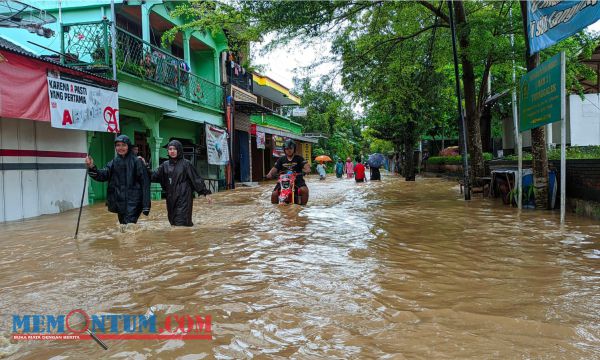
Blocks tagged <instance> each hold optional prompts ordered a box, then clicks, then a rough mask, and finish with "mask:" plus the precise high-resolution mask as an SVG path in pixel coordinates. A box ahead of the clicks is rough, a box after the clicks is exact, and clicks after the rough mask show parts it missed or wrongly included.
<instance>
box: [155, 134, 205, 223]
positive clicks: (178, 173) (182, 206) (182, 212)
mask: <svg viewBox="0 0 600 360" xmlns="http://www.w3.org/2000/svg"><path fill="white" fill-rule="evenodd" d="M168 152H169V160H168V161H165V162H163V163H162V164H161V165H160V166H159V167H158V169H157V170H156V171H154V172H153V173H152V176H151V180H152V182H157V183H160V185H161V186H162V188H163V190H164V191H165V192H166V194H167V215H168V217H169V223H171V225H174V226H193V225H194V224H193V223H192V206H193V204H194V197H193V195H194V191H196V192H197V193H198V194H200V195H204V196H205V197H206V198H207V199H208V202H209V203H212V199H211V198H210V196H208V195H210V193H211V192H210V190H208V189H207V188H206V185H205V184H204V179H202V177H201V176H200V175H199V174H198V172H197V171H196V168H195V167H194V166H193V165H192V163H190V162H189V161H188V160H187V159H184V158H183V145H181V143H180V142H179V141H177V140H172V141H170V142H169V144H168Z"/></svg>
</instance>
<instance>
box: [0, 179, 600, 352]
mask: <svg viewBox="0 0 600 360" xmlns="http://www.w3.org/2000/svg"><path fill="white" fill-rule="evenodd" d="M383 180H384V181H383V182H378V183H375V182H369V183H365V184H355V183H354V181H352V180H346V179H343V180H339V179H336V178H335V177H332V176H329V177H328V178H327V180H325V181H319V180H318V179H317V178H316V177H312V178H311V179H309V180H308V185H309V187H310V190H311V198H310V201H309V204H308V206H306V207H299V206H297V205H293V206H281V207H280V206H274V205H271V204H270V203H269V194H270V191H271V189H272V187H273V185H274V183H269V184H264V185H261V186H259V187H255V188H240V189H236V190H235V191H228V192H223V193H219V194H216V195H214V196H213V198H214V199H215V203H214V204H212V205H208V204H207V202H206V201H205V200H204V199H196V200H195V204H194V206H195V207H194V209H195V214H194V219H193V220H194V223H195V226H194V227H192V228H171V227H170V226H169V223H168V222H167V220H166V209H165V205H164V202H162V201H156V202H154V203H153V209H152V212H151V214H150V216H149V217H148V218H144V217H143V216H142V220H141V221H140V223H139V224H138V225H135V226H132V227H130V228H128V229H127V230H125V232H123V233H122V232H120V231H119V227H118V226H117V220H116V216H115V215H114V214H110V213H108V212H106V210H105V207H104V206H103V205H101V204H99V205H94V206H91V207H88V208H86V209H84V211H83V221H82V225H81V229H80V235H79V239H78V240H74V239H73V232H74V229H75V224H76V218H77V211H70V212H67V213H63V214H59V215H49V216H42V217H39V218H35V219H31V220H27V221H22V222H15V223H6V224H0V243H1V244H2V246H1V247H0V295H1V296H0V316H1V320H0V321H1V323H0V324H1V328H0V357H4V358H9V359H46V358H53V359H96V358H107V359H154V358H156V359H182V360H192V359H212V358H216V359H242V358H257V359H287V358H298V359H316V358H340V359H342V358H343V359H348V358H353V359H369V358H382V359H444V358H448V359H490V358H499V359H508V358H511V359H512V358H519V359H527V358H544V359H593V358H596V359H599V358H600V321H599V320H600V315H599V314H600V224H599V223H598V222H595V221H593V220H591V219H587V218H583V217H577V216H575V215H571V214H568V216H567V224H566V225H565V226H564V227H562V228H561V226H560V225H559V214H558V212H534V211H523V212H521V213H519V212H518V211H517V210H516V209H514V208H510V207H508V206H504V205H502V203H501V201H500V200H495V199H480V198H477V197H475V199H474V200H473V201H471V202H465V201H463V200H462V199H461V195H460V194H459V191H458V186H457V185H456V182H452V181H447V180H442V179H424V178H419V179H417V181H416V182H408V183H407V182H404V181H403V180H402V179H400V178H397V177H392V176H384V178H383ZM150 306H154V308H155V309H156V315H157V316H164V315H166V314H174V313H179V314H204V315H206V314H208V315H210V316H211V318H212V340H186V341H182V340H175V339H171V340H122V339H121V340H106V341H105V342H106V343H107V345H108V346H109V350H107V351H104V350H102V349H101V348H100V347H99V346H98V345H97V344H95V343H94V342H93V341H14V340H11V332H12V315H13V314H20V315H23V314H67V313H68V312H70V311H71V310H73V309H76V308H81V309H85V311H86V312H87V313H89V314H145V313H147V311H148V309H149V307H150Z"/></svg>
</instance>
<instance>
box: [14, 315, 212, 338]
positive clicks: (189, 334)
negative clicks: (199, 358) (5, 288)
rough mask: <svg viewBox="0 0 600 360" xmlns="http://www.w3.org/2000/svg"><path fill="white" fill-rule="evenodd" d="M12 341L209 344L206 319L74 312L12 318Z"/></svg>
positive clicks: (180, 316)
mask: <svg viewBox="0 0 600 360" xmlns="http://www.w3.org/2000/svg"><path fill="white" fill-rule="evenodd" d="M12 339H13V340H91V339H94V340H96V341H98V339H100V340H117V339H119V340H152V339H180V340H212V320H211V316H210V315H187V314H168V315H166V316H165V317H164V318H161V319H158V318H157V317H156V315H155V314H154V313H153V312H151V313H150V314H145V315H139V314H137V315H131V314H109V315H91V316H90V315H88V314H87V313H86V312H85V311H84V310H82V309H75V310H72V311H71V312H69V313H68V314H66V315H49V314H44V315H39V314H37V315H13V316H12Z"/></svg>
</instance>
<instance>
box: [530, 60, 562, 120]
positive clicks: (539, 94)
mask: <svg viewBox="0 0 600 360" xmlns="http://www.w3.org/2000/svg"><path fill="white" fill-rule="evenodd" d="M563 68H564V67H563V64H562V63H561V54H558V55H556V56H554V57H552V58H550V59H549V60H547V61H546V62H544V63H543V64H541V65H540V66H538V67H536V68H535V69H534V70H532V71H531V72H528V73H527V74H525V75H524V76H523V77H522V78H521V84H520V95H519V100H520V101H519V105H520V106H519V120H520V121H519V131H521V132H523V131H527V130H529V129H533V128H536V127H540V126H542V125H546V124H549V123H552V122H555V121H560V120H561V114H562V109H561V106H562V101H561V95H562V94H563V91H562V89H564V87H565V85H564V83H563V82H564V77H563V76H562V69H563Z"/></svg>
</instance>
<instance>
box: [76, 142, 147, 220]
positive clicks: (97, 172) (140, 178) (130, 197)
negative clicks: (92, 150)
mask: <svg viewBox="0 0 600 360" xmlns="http://www.w3.org/2000/svg"><path fill="white" fill-rule="evenodd" d="M131 149H132V145H131V141H130V140H129V138H128V137H127V136H126V135H119V136H117V137H116V138H115V150H116V152H117V156H115V158H114V159H112V160H111V161H110V162H109V163H108V164H106V166H105V167H104V168H103V169H98V168H97V167H96V165H95V164H94V159H92V157H91V156H87V157H86V158H85V163H86V165H87V167H88V174H89V175H90V177H91V178H92V179H94V180H96V181H100V182H105V181H108V191H107V196H106V206H108V211H110V212H113V213H117V216H118V218H119V223H120V224H130V223H133V224H135V223H136V222H137V221H138V218H139V217H140V214H141V213H143V214H144V215H146V216H148V214H149V213H150V179H149V178H148V172H147V171H146V167H145V165H144V163H143V162H142V161H141V160H139V159H138V158H137V157H136V156H135V155H134V154H133V152H132V151H131Z"/></svg>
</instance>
